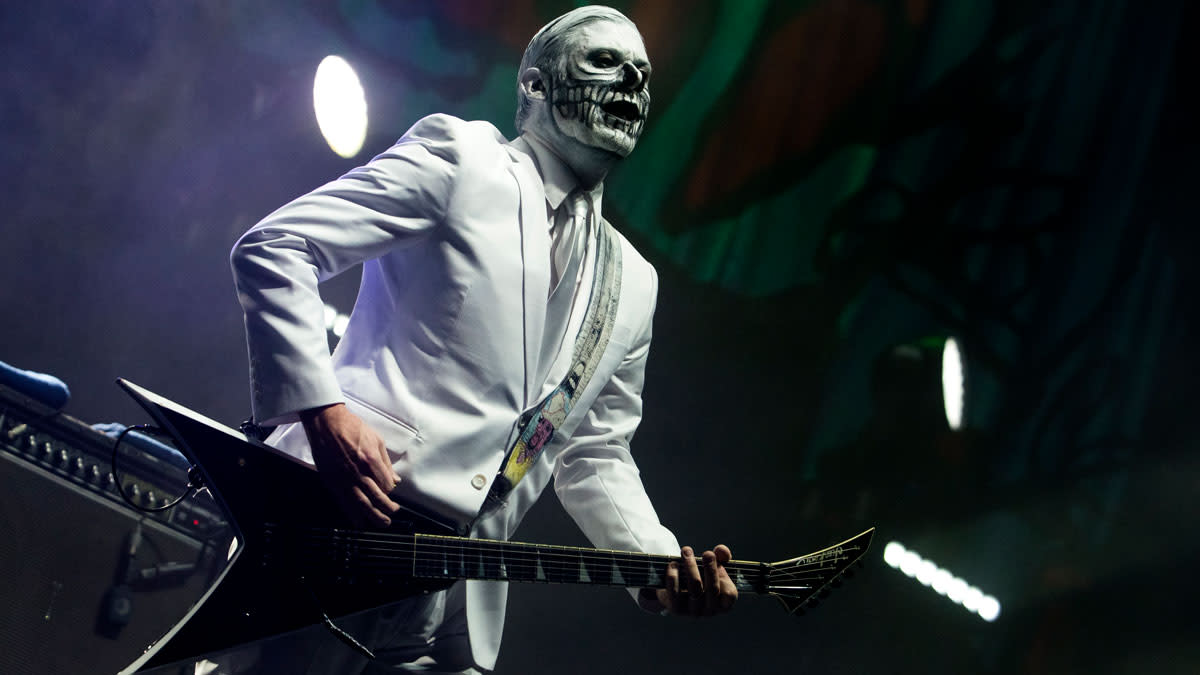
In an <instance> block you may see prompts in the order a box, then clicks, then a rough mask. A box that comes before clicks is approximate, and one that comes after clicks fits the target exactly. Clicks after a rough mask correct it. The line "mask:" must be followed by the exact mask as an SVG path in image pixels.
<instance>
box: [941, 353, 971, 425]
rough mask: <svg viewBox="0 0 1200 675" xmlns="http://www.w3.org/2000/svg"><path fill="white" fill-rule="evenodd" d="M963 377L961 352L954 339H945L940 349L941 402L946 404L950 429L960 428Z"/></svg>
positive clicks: (963, 386)
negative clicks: (943, 346) (944, 344)
mask: <svg viewBox="0 0 1200 675" xmlns="http://www.w3.org/2000/svg"><path fill="white" fill-rule="evenodd" d="M964 379H965V378H964V377H963V360H962V352H961V351H959V349H958V342H957V341H956V340H955V339H954V338H946V346H945V348H943V349H942V400H943V401H944V402H945V404H946V421H947V422H949V423H950V428H951V429H956V430H957V429H959V428H960V427H962V421H963V398H964V396H963V392H964V391H966V389H965V384H964Z"/></svg>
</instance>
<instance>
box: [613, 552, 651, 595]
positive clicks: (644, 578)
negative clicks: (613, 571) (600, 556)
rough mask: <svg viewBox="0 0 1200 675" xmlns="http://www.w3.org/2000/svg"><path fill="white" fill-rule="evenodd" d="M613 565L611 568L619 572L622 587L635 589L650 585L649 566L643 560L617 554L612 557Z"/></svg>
mask: <svg viewBox="0 0 1200 675" xmlns="http://www.w3.org/2000/svg"><path fill="white" fill-rule="evenodd" d="M613 563H614V564H613V567H615V568H617V569H619V570H620V576H621V579H622V583H621V585H622V586H628V587H630V588H637V587H644V586H650V585H652V584H651V583H650V575H651V571H650V566H649V565H648V564H646V561H645V560H638V559H637V558H635V557H633V556H632V555H629V554H619V555H614V556H613Z"/></svg>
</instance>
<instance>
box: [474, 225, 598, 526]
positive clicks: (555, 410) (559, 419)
mask: <svg viewBox="0 0 1200 675" xmlns="http://www.w3.org/2000/svg"><path fill="white" fill-rule="evenodd" d="M597 220H598V221H599V223H600V227H599V228H597V229H598V230H599V232H598V235H597V240H598V242H597V246H596V273H595V274H593V275H592V288H591V291H590V293H589V295H588V308H587V314H585V315H584V317H583V323H582V324H580V326H579V333H578V334H577V335H576V336H575V348H574V351H573V352H572V355H571V368H570V370H568V371H567V376H566V377H565V378H563V381H562V382H561V383H560V384H559V385H558V386H557V387H555V388H554V391H552V392H550V395H549V396H547V397H546V398H545V399H543V400H542V402H541V403H539V404H538V405H537V406H535V407H533V408H531V409H529V410H527V411H526V412H525V413H524V414H522V415H521V419H520V420H518V422H517V438H516V441H515V442H514V443H513V446H512V448H510V449H509V451H508V455H507V456H506V457H505V459H504V462H503V463H502V464H501V468H500V472H499V474H498V475H497V476H496V481H495V482H494V483H493V484H492V489H491V490H490V491H489V492H488V495H487V498H485V499H484V502H483V507H482V508H481V509H480V511H479V516H477V517H476V520H478V518H479V517H482V516H485V515H487V514H489V513H491V512H492V511H494V510H496V508H498V507H500V506H501V505H503V504H504V503H505V500H506V499H507V498H508V495H509V493H511V492H512V490H513V488H514V487H516V485H517V483H519V482H521V479H522V478H524V477H525V474H526V473H527V472H528V471H529V468H530V467H532V466H533V464H534V462H536V461H537V459H538V457H540V456H541V454H542V451H543V450H545V448H546V446H547V445H548V444H549V443H550V441H551V440H553V438H554V433H555V431H556V430H557V429H558V428H559V427H560V426H561V425H562V423H563V421H564V420H566V419H567V415H568V414H570V412H571V408H572V407H573V405H574V403H575V398H576V396H577V395H578V394H579V393H580V392H582V391H583V390H584V389H585V388H586V387H587V385H588V382H589V381H590V380H591V379H592V374H593V373H594V372H595V371H596V366H597V365H598V364H599V363H600V357H601V356H603V355H604V349H605V348H606V347H607V346H608V338H609V336H610V335H611V334H612V328H613V323H614V322H615V321H616V318H617V302H618V301H619V299H620V297H621V242H620V241H619V240H618V239H617V236H616V234H615V233H614V232H613V231H612V226H611V225H609V224H608V223H606V222H605V221H604V220H602V219H599V218H597Z"/></svg>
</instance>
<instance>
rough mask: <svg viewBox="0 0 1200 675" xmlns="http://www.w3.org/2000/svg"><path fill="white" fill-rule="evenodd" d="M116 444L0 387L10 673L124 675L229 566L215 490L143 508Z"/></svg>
mask: <svg viewBox="0 0 1200 675" xmlns="http://www.w3.org/2000/svg"><path fill="white" fill-rule="evenodd" d="M113 444H114V441H113V439H111V438H109V437H107V436H105V435H104V434H101V433H99V432H97V431H95V430H93V429H92V428H91V427H89V426H87V425H86V424H83V423H82V422H80V421H78V420H75V419H73V418H71V417H69V416H67V415H64V414H61V413H57V412H56V411H54V410H52V409H49V408H47V407H45V406H44V405H42V404H40V403H38V402H37V401H35V400H32V399H29V398H28V397H26V396H24V395H22V394H20V393H19V392H16V391H14V390H12V389H10V388H7V387H4V386H0V673H5V674H16V675H24V674H29V675H41V674H43V673H45V674H47V675H49V674H51V673H53V674H55V675H58V674H60V673H115V672H117V671H119V670H121V669H122V668H124V667H125V666H127V665H128V664H129V663H131V662H132V661H133V660H134V659H135V658H137V656H139V655H140V654H141V653H142V652H143V651H144V650H145V648H146V647H147V646H149V645H150V644H151V643H152V642H153V641H154V640H155V639H157V638H158V637H160V636H161V635H162V634H163V633H165V632H166V631H167V630H168V629H169V628H170V627H171V626H172V625H173V624H174V623H175V622H177V621H178V620H179V619H180V618H181V617H182V616H183V615H184V614H185V613H186V612H187V610H188V609H189V608H190V607H191V605H192V604H193V603H195V602H196V601H197V600H198V599H199V598H200V597H201V596H202V595H203V593H204V592H205V590H206V589H207V588H208V587H209V586H210V585H211V584H212V582H213V581H214V579H215V577H216V575H217V573H219V571H220V570H221V569H222V568H223V567H224V565H225V562H226V558H227V551H228V550H229V546H230V544H231V542H232V532H231V530H230V528H229V527H228V526H227V524H226V523H225V521H224V518H223V516H222V514H221V511H220V509H219V508H217V507H216V505H215V504H214V503H213V501H212V500H211V498H209V497H208V496H207V493H205V492H203V491H202V492H201V493H199V494H196V495H193V496H189V497H188V498H186V499H184V500H183V501H182V502H181V503H180V504H179V505H177V506H175V507H172V508H170V509H167V510H164V511H159V512H146V511H142V510H140V509H137V508H134V507H133V506H132V505H130V504H128V503H126V501H125V500H124V499H123V498H122V496H121V495H120V494H119V493H118V492H117V489H116V485H115V481H114V479H113V476H112V473H111V469H110V467H111V458H112V451H113ZM133 470H134V471H136V470H137V469H136V467H135V468H134V469H133ZM135 478H136V479H137V480H138V481H139V482H141V483H144V484H151V485H152V484H153V481H154V480H155V477H154V476H135ZM150 499H152V498H150ZM149 505H150V504H147V506H149Z"/></svg>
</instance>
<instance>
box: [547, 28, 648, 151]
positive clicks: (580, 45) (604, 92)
mask: <svg viewBox="0 0 1200 675" xmlns="http://www.w3.org/2000/svg"><path fill="white" fill-rule="evenodd" d="M573 33H574V34H573V35H572V37H571V41H570V45H569V47H568V48H567V49H566V50H564V54H563V59H562V62H561V63H560V64H558V66H559V67H557V68H555V69H554V70H555V72H554V73H553V78H552V83H551V89H550V100H551V104H552V105H551V116H552V119H553V121H554V124H555V126H557V127H558V129H559V130H560V131H561V132H562V133H563V134H564V135H566V136H569V137H571V138H573V139H575V140H576V141H579V142H580V143H583V144H584V145H587V146H590V147H592V148H597V149H601V150H607V151H609V152H612V153H615V154H617V155H619V156H621V157H625V156H627V155H628V154H629V153H630V152H632V151H633V148H634V146H635V145H637V141H638V138H639V137H640V136H641V134H642V127H643V126H644V125H645V123H646V114H647V113H648V112H649V110H650V89H649V86H648V85H649V80H650V61H649V59H648V58H647V57H646V48H645V46H643V45H642V37H641V35H639V34H638V32H637V29H635V28H634V27H633V26H632V25H628V24H624V23H618V22H615V21H607V20H602V21H594V22H590V23H587V24H584V25H582V26H580V27H579V28H578V29H576V30H575V31H573Z"/></svg>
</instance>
